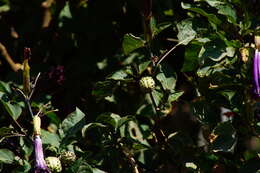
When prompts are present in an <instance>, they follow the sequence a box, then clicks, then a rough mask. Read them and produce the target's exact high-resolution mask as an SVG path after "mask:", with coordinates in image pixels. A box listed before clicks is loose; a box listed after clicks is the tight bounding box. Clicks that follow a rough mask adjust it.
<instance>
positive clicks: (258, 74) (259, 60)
mask: <svg viewBox="0 0 260 173" xmlns="http://www.w3.org/2000/svg"><path fill="white" fill-rule="evenodd" d="M253 80H254V81H253V82H254V83H253V84H254V88H253V92H254V95H255V96H256V97H260V83H259V82H260V52H259V51H258V50H257V49H256V50H255V56H254V59H253Z"/></svg>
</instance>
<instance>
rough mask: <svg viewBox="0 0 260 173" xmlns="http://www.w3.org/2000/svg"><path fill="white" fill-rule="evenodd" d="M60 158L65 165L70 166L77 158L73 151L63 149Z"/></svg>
mask: <svg viewBox="0 0 260 173" xmlns="http://www.w3.org/2000/svg"><path fill="white" fill-rule="evenodd" d="M60 159H61V163H62V164H63V165H65V166H69V165H71V164H72V163H73V162H74V161H75V160H76V155H75V153H74V152H72V151H63V152H62V153H61V154H60Z"/></svg>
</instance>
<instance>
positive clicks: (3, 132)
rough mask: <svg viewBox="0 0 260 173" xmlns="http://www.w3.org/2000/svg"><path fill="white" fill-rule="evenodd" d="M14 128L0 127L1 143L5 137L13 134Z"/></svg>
mask: <svg viewBox="0 0 260 173" xmlns="http://www.w3.org/2000/svg"><path fill="white" fill-rule="evenodd" d="M12 133H13V129H12V128H9V127H1V128H0V143H1V142H2V140H3V139H5V137H7V136H10V135H12Z"/></svg>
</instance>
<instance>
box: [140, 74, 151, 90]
mask: <svg viewBox="0 0 260 173" xmlns="http://www.w3.org/2000/svg"><path fill="white" fill-rule="evenodd" d="M139 85H140V87H141V89H142V90H143V91H145V92H151V91H152V90H153V89H154V88H155V82H154V80H153V78H152V77H150V76H146V77H142V78H141V79H140V81H139Z"/></svg>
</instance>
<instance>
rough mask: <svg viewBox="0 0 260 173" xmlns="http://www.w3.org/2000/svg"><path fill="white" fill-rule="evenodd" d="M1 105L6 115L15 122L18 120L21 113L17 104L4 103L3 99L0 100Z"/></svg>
mask: <svg viewBox="0 0 260 173" xmlns="http://www.w3.org/2000/svg"><path fill="white" fill-rule="evenodd" d="M0 101H1V103H2V104H3V106H4V107H5V109H6V111H7V112H8V114H9V115H10V116H11V117H12V118H13V119H14V120H17V119H18V118H19V116H20V115H21V113H22V108H21V106H20V105H19V104H17V103H15V102H14V103H13V104H11V103H10V102H6V101H4V100H3V99H1V98H0Z"/></svg>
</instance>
